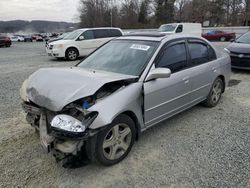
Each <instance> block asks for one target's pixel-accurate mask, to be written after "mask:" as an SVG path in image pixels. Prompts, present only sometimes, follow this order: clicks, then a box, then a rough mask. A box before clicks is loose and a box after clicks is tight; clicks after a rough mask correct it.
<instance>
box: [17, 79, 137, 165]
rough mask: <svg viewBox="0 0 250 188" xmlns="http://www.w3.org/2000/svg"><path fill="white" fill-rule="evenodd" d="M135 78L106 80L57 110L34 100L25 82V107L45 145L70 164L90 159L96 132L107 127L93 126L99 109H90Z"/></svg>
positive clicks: (22, 93) (29, 118)
mask: <svg viewBox="0 0 250 188" xmlns="http://www.w3.org/2000/svg"><path fill="white" fill-rule="evenodd" d="M134 81H135V80H134V79H129V80H119V81H115V82H111V83H106V84H104V85H103V86H102V87H101V88H100V89H98V90H97V91H96V92H95V93H94V94H93V95H91V96H88V97H84V98H81V99H78V100H76V101H74V102H71V103H70V104H68V105H66V106H65V107H63V108H62V109H61V110H60V111H57V112H56V111H53V110H51V109H48V108H47V107H43V106H41V105H40V104H39V105H38V104H36V103H35V102H33V101H31V100H30V97H29V96H28V94H27V93H28V92H27V93H26V91H27V90H28V89H29V86H28V84H27V81H25V82H24V84H23V86H22V88H21V90H20V95H21V98H22V100H23V103H22V107H23V110H24V111H25V112H26V113H27V116H26V119H27V121H28V123H29V124H31V125H32V126H33V127H34V128H36V129H37V130H38V131H39V135H40V142H41V145H42V146H43V148H44V149H45V150H46V151H47V152H48V153H52V154H53V155H54V157H55V158H56V160H57V161H63V164H64V166H67V164H69V163H71V162H72V161H73V162H76V161H82V162H84V161H88V160H91V156H90V155H91V153H92V152H91V151H89V150H90V149H91V147H92V146H90V144H91V143H92V140H93V139H96V137H95V136H96V135H97V133H98V132H99V131H101V130H103V129H104V128H105V125H103V127H101V128H98V129H91V128H90V126H91V124H92V123H93V121H94V120H95V119H96V118H97V116H98V112H97V111H90V110H89V108H91V107H92V106H94V105H95V104H96V103H98V102H99V100H103V99H104V98H106V97H108V96H109V95H111V94H113V93H114V92H116V91H118V90H120V89H122V88H124V87H126V86H127V85H129V84H130V83H132V82H134ZM72 159H73V160H72Z"/></svg>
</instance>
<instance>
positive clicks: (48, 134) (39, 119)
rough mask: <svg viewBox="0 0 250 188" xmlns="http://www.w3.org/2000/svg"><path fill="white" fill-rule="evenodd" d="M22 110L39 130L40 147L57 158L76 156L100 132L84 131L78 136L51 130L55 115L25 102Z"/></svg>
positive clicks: (77, 134)
mask: <svg viewBox="0 0 250 188" xmlns="http://www.w3.org/2000/svg"><path fill="white" fill-rule="evenodd" d="M22 108H23V110H24V111H25V112H26V113H27V117H26V119H27V121H28V122H29V123H30V124H31V125H32V126H33V127H35V128H36V129H37V130H39V135H40V142H41V145H42V147H43V148H44V149H45V150H46V151H47V152H48V153H50V152H52V153H53V155H54V156H57V157H58V156H63V157H62V158H65V156H68V155H77V154H78V153H79V152H81V150H82V148H83V147H84V146H85V144H86V142H87V141H88V140H89V139H91V138H92V137H93V136H95V135H96V134H97V133H98V132H99V131H100V130H92V129H86V130H85V132H84V133H81V134H80V133H72V132H67V131H63V130H59V129H56V128H52V127H51V125H50V120H51V118H53V116H54V115H56V114H55V113H53V112H50V111H48V110H46V109H42V108H40V107H39V106H37V105H35V104H33V103H27V102H23V103H22Z"/></svg>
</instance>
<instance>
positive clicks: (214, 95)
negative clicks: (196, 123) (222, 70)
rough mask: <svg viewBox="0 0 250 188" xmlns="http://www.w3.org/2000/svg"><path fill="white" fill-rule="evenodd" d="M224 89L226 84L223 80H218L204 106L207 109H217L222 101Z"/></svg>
mask: <svg viewBox="0 0 250 188" xmlns="http://www.w3.org/2000/svg"><path fill="white" fill-rule="evenodd" d="M223 87H224V84H223V82H222V80H221V78H217V79H216V80H215V81H214V83H213V85H212V88H211V90H210V92H209V95H208V97H207V99H206V100H205V101H204V102H203V104H204V105H205V106H207V107H215V106H216V105H217V104H218V103H219V101H220V99H221V95H222V92H223Z"/></svg>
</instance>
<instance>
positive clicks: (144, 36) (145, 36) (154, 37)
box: [116, 32, 204, 42]
mask: <svg viewBox="0 0 250 188" xmlns="http://www.w3.org/2000/svg"><path fill="white" fill-rule="evenodd" d="M181 38H194V39H199V40H203V41H204V38H202V37H198V36H194V35H189V34H170V35H166V34H164V33H160V32H155V33H154V32H152V33H130V34H127V35H124V36H121V37H118V38H116V39H121V40H144V41H158V42H167V41H169V40H174V39H181Z"/></svg>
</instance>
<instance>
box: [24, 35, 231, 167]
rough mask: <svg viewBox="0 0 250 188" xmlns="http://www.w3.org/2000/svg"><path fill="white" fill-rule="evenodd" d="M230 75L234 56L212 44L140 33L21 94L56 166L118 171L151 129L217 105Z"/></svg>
mask: <svg viewBox="0 0 250 188" xmlns="http://www.w3.org/2000/svg"><path fill="white" fill-rule="evenodd" d="M230 73H231V65H230V57H229V56H228V55H227V54H226V53H220V52H218V51H216V49H215V48H214V47H213V46H212V45H211V44H210V43H209V42H208V41H207V40H205V39H202V38H200V37H194V36H187V35H186V36H183V35H171V36H165V35H162V34H134V35H129V36H123V37H119V38H117V39H114V40H112V41H110V42H108V43H107V44H105V45H103V46H102V47H100V48H99V49H97V50H96V51H95V52H94V53H92V54H91V55H89V56H88V57H87V58H85V59H84V60H82V61H81V62H80V63H79V64H78V65H76V66H75V67H70V68H45V69H40V70H38V71H37V72H35V73H34V74H32V75H31V76H30V77H29V78H28V79H27V80H26V81H25V82H24V83H23V86H22V88H21V92H20V94H21V97H22V100H23V103H22V106H23V109H24V111H25V112H26V113H27V120H28V122H29V123H30V124H31V125H32V126H34V127H35V128H36V129H37V130H38V131H39V133H40V140H41V144H42V146H43V147H44V148H45V149H46V150H47V151H48V152H52V153H53V154H54V156H55V157H56V159H57V160H63V161H64V164H69V162H70V161H71V162H72V161H81V160H82V161H83V160H89V161H97V162H99V163H100V164H102V165H113V164H116V163H118V162H120V161H121V160H123V159H124V158H125V157H126V156H127V155H128V153H129V152H130V150H131V148H132V146H133V144H134V141H135V140H137V139H138V138H139V135H140V133H141V132H143V131H145V130H146V129H148V128H149V127H151V126H154V125H156V124H157V123H159V122H162V121H164V120H166V119H168V118H170V117H172V116H174V115H175V114H178V113H180V112H182V111H184V110H186V109H188V108H191V107H192V106H194V105H196V104H198V103H203V104H204V105H206V106H208V107H214V106H216V105H217V104H218V103H219V101H220V98H221V96H222V94H223V92H224V91H225V88H226V86H227V84H228V81H229V77H230ZM208 123H209V122H208Z"/></svg>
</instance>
